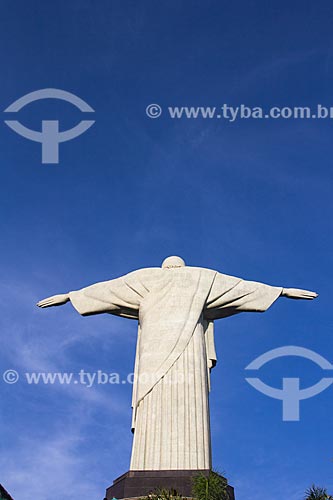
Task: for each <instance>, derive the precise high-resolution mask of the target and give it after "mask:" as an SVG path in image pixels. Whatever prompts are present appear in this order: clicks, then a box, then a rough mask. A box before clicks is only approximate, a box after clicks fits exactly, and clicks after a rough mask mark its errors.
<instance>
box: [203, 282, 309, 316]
mask: <svg viewBox="0 0 333 500" xmlns="http://www.w3.org/2000/svg"><path fill="white" fill-rule="evenodd" d="M279 297H287V298H292V299H306V300H312V299H314V298H316V297H317V294H316V293H315V292H310V291H307V290H301V289H298V288H283V287H276V286H271V285H266V284H264V283H258V282H256V281H247V280H243V279H240V278H235V277H233V276H228V275H225V274H221V273H216V276H215V279H214V282H213V285H212V288H211V290H210V293H209V296H208V298H207V301H206V308H205V317H206V318H207V319H218V318H224V317H226V316H231V315H233V314H237V313H240V312H264V311H266V310H267V309H268V308H269V307H270V306H271V305H272V304H273V303H274V302H275V301H276V300H277V299H278V298H279Z"/></svg>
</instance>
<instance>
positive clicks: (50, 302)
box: [37, 293, 69, 308]
mask: <svg viewBox="0 0 333 500" xmlns="http://www.w3.org/2000/svg"><path fill="white" fill-rule="evenodd" d="M68 301H69V295H68V293H61V294H60V295H53V296H52V297H48V298H47V299H44V300H40V301H39V302H37V306H38V307H43V308H44V307H52V306H61V305H62V304H66V302H68Z"/></svg>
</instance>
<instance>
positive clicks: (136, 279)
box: [37, 270, 147, 319]
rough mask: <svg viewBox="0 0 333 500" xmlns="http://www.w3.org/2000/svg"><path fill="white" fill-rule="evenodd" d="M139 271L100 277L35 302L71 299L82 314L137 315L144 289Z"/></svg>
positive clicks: (57, 302) (40, 304)
mask: <svg viewBox="0 0 333 500" xmlns="http://www.w3.org/2000/svg"><path fill="white" fill-rule="evenodd" d="M141 277H142V271H140V270H139V271H134V272H133V273H129V274H127V275H125V276H122V277H120V278H116V279H113V280H109V281H103V282H101V283H96V284H94V285H90V286H87V287H85V288H82V289H81V290H77V291H73V292H69V293H65V294H60V295H53V296H52V297H48V298H46V299H44V300H41V301H40V302H38V304H37V306H38V307H41V308H46V307H53V306H60V305H62V304H66V303H67V302H69V301H70V302H71V303H72V305H73V306H74V308H75V309H76V310H77V311H78V312H79V313H80V314H82V315H83V316H88V315H91V314H101V313H110V314H115V315H118V316H124V317H127V318H132V319H137V318H138V313H139V306H140V301H141V300H142V298H143V297H144V295H145V294H146V293H147V289H146V288H145V287H144V286H143V284H142V282H141Z"/></svg>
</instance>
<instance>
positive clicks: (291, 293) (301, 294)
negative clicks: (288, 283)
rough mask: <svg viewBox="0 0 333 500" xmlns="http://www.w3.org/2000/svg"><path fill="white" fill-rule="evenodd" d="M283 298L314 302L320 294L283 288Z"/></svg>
mask: <svg viewBox="0 0 333 500" xmlns="http://www.w3.org/2000/svg"><path fill="white" fill-rule="evenodd" d="M281 296H282V297H287V298H288V299H305V300H313V299H315V298H316V297H318V294H317V293H316V292H310V291H309V290H301V289H299V288H282V293H281Z"/></svg>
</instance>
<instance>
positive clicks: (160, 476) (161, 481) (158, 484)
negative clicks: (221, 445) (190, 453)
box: [104, 469, 235, 500]
mask: <svg viewBox="0 0 333 500" xmlns="http://www.w3.org/2000/svg"><path fill="white" fill-rule="evenodd" d="M200 473H202V474H204V475H207V476H208V474H209V470H206V469H203V470H152V471H148V470H138V471H136V470H130V471H128V472H126V473H125V474H123V475H122V476H120V477H118V478H117V479H115V480H114V481H113V484H112V486H110V487H109V488H107V490H106V496H105V499H104V500H112V499H113V498H117V499H119V500H120V499H130V498H140V497H145V496H148V495H149V494H150V493H153V492H154V491H155V490H156V489H158V488H165V489H168V490H175V491H176V492H177V493H178V494H180V495H182V496H183V497H189V498H192V481H193V477H194V476H197V475H198V474H200ZM228 493H229V498H230V500H235V494H234V489H233V487H232V486H228Z"/></svg>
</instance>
